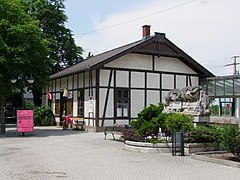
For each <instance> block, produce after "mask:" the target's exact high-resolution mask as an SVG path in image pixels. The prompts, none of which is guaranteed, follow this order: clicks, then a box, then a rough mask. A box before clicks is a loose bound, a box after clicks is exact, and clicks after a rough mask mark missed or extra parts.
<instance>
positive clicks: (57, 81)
mask: <svg viewBox="0 0 240 180" xmlns="http://www.w3.org/2000/svg"><path fill="white" fill-rule="evenodd" d="M213 76H214V75H213V74H212V73H210V72H209V71H208V70H207V69H205V68H204V67H203V66H201V65H200V64H199V63H197V62H196V61H195V60H193V59H192V58H191V57H190V56H188V55H187V54H186V53H185V52H184V51H182V50H181V49H180V48H178V47H177V46H176V45H174V44H173V43H172V42H171V41H170V40H168V39H167V38H166V36H165V34H163V33H155V34H154V35H153V36H150V26H147V25H146V26H143V37H142V39H141V40H139V41H136V42H133V43H131V44H127V45H125V46H121V47H119V48H116V49H113V50H110V51H107V52H105V53H102V54H99V55H96V56H93V57H91V58H89V59H87V60H84V61H82V62H80V63H78V64H76V65H73V66H71V67H69V68H66V69H64V70H62V71H60V72H58V73H56V74H53V75H52V76H50V81H49V86H48V87H46V88H45V89H44V90H43V98H42V99H43V104H45V105H47V104H49V105H50V106H51V107H52V110H53V113H54V114H55V116H56V119H57V122H60V120H61V118H60V117H62V115H64V114H66V115H69V116H71V117H78V118H82V119H83V120H84V121H85V125H86V128H88V129H92V130H94V131H98V130H101V128H102V127H104V126H108V125H113V124H115V123H118V124H129V122H130V121H131V119H136V118H137V114H138V113H139V112H140V111H141V110H142V109H143V108H144V107H146V106H148V105H149V104H158V103H159V102H162V101H163V98H164V97H165V96H166V95H167V93H168V91H169V90H171V89H175V88H180V89H181V88H183V87H186V86H194V85H199V84H200V82H201V79H202V78H206V77H213ZM49 94H51V95H53V100H51V99H49Z"/></svg>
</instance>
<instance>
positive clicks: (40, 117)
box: [34, 106, 54, 126]
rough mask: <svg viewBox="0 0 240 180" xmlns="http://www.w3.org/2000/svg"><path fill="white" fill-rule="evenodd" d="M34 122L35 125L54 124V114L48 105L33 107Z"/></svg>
mask: <svg viewBox="0 0 240 180" xmlns="http://www.w3.org/2000/svg"><path fill="white" fill-rule="evenodd" d="M34 124H35V125H36V126H50V125H54V116H53V113H52V111H51V108H50V107H48V106H41V107H36V108H35V109H34Z"/></svg>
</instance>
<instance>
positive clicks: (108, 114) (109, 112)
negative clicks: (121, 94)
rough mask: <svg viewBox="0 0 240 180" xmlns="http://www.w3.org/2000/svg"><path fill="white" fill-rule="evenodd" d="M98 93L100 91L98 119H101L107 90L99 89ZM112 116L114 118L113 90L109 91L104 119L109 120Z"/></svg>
mask: <svg viewBox="0 0 240 180" xmlns="http://www.w3.org/2000/svg"><path fill="white" fill-rule="evenodd" d="M99 91H100V95H99V117H100V118H102V117H103V111H104V106H105V100H106V96H107V89H106V88H100V90H99ZM113 116H114V91H113V89H110V91H109V97H108V103H107V109H106V115H105V118H111V117H113Z"/></svg>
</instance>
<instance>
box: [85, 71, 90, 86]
mask: <svg viewBox="0 0 240 180" xmlns="http://www.w3.org/2000/svg"><path fill="white" fill-rule="evenodd" d="M85 87H89V72H85Z"/></svg>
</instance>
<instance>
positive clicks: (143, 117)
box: [131, 103, 165, 137]
mask: <svg viewBox="0 0 240 180" xmlns="http://www.w3.org/2000/svg"><path fill="white" fill-rule="evenodd" d="M163 108H164V106H163V104H162V103H159V104H158V106H155V105H150V106H148V107H146V108H144V109H143V110H142V111H141V112H140V113H138V118H137V120H136V121H131V126H132V127H133V128H134V130H135V131H136V133H138V134H139V135H140V136H144V137H147V136H149V135H151V136H157V134H158V128H159V127H160V126H163V124H164V121H165V119H164V118H165V115H162V114H161V113H162V111H163Z"/></svg>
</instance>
